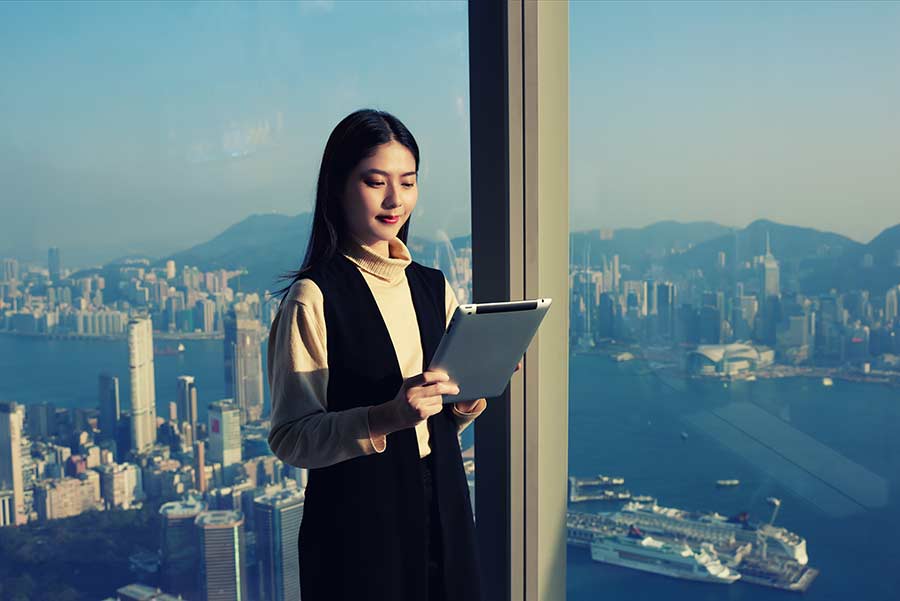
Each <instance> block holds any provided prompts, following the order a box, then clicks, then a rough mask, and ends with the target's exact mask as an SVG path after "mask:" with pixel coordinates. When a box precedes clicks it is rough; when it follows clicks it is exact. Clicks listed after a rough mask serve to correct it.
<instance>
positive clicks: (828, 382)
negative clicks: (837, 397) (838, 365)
mask: <svg viewBox="0 0 900 601" xmlns="http://www.w3.org/2000/svg"><path fill="white" fill-rule="evenodd" d="M833 384H834V380H832V379H831V378H822V386H831V385H833Z"/></svg>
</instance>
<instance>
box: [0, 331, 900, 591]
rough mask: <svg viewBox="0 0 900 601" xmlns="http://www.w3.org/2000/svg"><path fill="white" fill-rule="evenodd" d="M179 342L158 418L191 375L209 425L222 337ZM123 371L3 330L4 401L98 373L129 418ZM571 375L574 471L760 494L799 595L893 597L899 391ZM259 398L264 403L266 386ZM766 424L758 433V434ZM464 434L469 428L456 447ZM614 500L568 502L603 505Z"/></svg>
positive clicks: (81, 345) (57, 400) (899, 559)
mask: <svg viewBox="0 0 900 601" xmlns="http://www.w3.org/2000/svg"><path fill="white" fill-rule="evenodd" d="M181 342H182V343H183V344H184V346H185V351H184V352H183V353H179V354H177V355H157V356H156V357H155V359H154V366H155V374H156V391H157V414H158V415H167V412H168V403H169V401H171V400H174V399H175V382H176V378H177V376H179V375H192V376H194V377H195V378H196V384H197V389H198V411H199V413H200V416H199V417H200V418H201V420H205V419H206V406H207V403H208V402H210V401H215V400H218V399H221V398H223V397H224V394H225V382H224V371H223V347H222V341H220V340H183V341H181ZM177 343H178V341H174V340H165V341H157V345H158V346H175V345H176V344H177ZM265 350H266V349H265V347H264V348H263V357H265ZM127 361H128V360H127V348H126V343H125V342H124V341H100V340H49V339H41V338H22V337H13V336H6V335H2V336H0V399H2V400H13V401H17V402H20V403H24V404H32V403H40V402H51V403H54V404H55V405H56V406H58V407H95V406H96V403H97V376H98V374H99V373H101V372H107V373H110V374H112V375H116V376H118V377H119V380H120V391H121V397H122V409H128V387H129V377H128V362H127ZM569 365H570V371H569V408H568V410H569V452H568V457H569V460H568V463H569V465H568V469H569V474H570V475H572V476H579V477H588V476H592V475H596V474H605V475H609V476H620V477H623V478H624V479H625V486H624V487H625V488H627V489H628V490H630V491H631V492H632V493H633V494H647V495H651V496H653V497H656V498H657V499H658V500H659V503H660V504H661V505H666V506H670V507H679V508H683V509H690V510H702V511H717V512H719V513H720V514H723V515H733V514H736V513H739V512H741V511H747V512H749V513H750V516H751V520H754V521H756V520H759V521H767V520H769V518H770V517H771V514H772V505H771V504H770V503H769V502H767V499H768V498H770V497H776V498H778V499H780V500H781V507H780V510H779V513H778V515H777V518H776V522H775V523H776V525H781V526H784V527H785V528H787V529H789V530H791V531H793V532H795V533H797V534H799V535H801V536H803V537H804V538H806V540H807V548H808V553H809V558H810V561H809V563H810V565H811V566H813V567H815V568H818V569H819V570H820V574H819V576H818V578H817V579H816V580H815V581H814V582H813V583H812V585H811V587H810V588H809V590H808V591H807V592H806V593H804V594H803V597H804V598H805V599H809V600H822V601H825V600H885V601H895V600H897V599H900V593H898V591H900V499H898V485H900V389H897V388H891V387H888V386H886V385H882V384H871V383H857V382H847V381H842V380H837V379H835V381H834V385H833V386H824V385H823V383H822V382H821V380H819V379H815V378H802V377H794V378H783V379H759V380H756V381H752V382H744V381H738V382H726V383H723V382H720V381H708V380H694V379H686V378H683V377H679V376H677V375H672V374H667V373H666V372H664V371H660V370H654V369H653V368H651V367H650V366H649V365H650V364H648V363H646V362H644V361H642V360H640V358H638V359H637V360H635V361H628V362H622V363H617V362H615V361H612V360H610V359H609V357H607V356H604V355H592V354H573V355H572V356H571V357H570V361H569ZM266 397H267V401H266V402H267V403H268V389H266ZM722 423H726V424H727V426H721V424H722ZM760 424H762V427H763V428H764V429H765V430H766V431H765V432H759V431H758V428H759V427H760ZM476 427H477V422H476ZM754 428H756V429H757V430H754ZM723 433H724V434H723ZM729 433H733V434H729ZM729 436H731V438H729ZM471 437H472V429H471V428H470V429H469V430H467V431H466V432H465V433H464V440H463V444H464V446H466V445H468V444H471ZM759 447H765V452H761V451H760V448H759ZM725 478H728V479H730V478H735V479H738V480H740V485H739V486H736V487H733V488H725V489H723V488H717V487H716V485H715V482H716V480H718V479H725ZM619 505H620V504H614V503H613V504H610V503H605V502H582V503H573V504H570V507H569V508H570V510H574V511H610V510H613V509H615V508H617V507H618V506H619ZM566 565H567V596H566V598H567V599H568V600H569V601H588V600H590V601H596V600H597V599H629V600H641V599H647V600H651V599H652V600H653V601H659V600H661V599H691V600H748V601H750V600H757V599H759V600H775V599H789V598H793V597H794V596H796V595H798V594H797V593H790V592H784V591H779V590H775V589H769V588H764V587H760V586H757V585H751V584H746V583H742V582H737V583H735V584H732V585H722V584H709V583H697V582H689V581H684V580H677V579H673V578H669V577H665V576H659V575H654V574H648V573H644V572H639V571H635V570H631V569H627V568H621V567H617V566H610V565H606V564H601V563H597V562H594V561H592V560H591V558H590V553H589V551H588V550H586V549H580V548H573V547H569V548H568V549H567V560H566Z"/></svg>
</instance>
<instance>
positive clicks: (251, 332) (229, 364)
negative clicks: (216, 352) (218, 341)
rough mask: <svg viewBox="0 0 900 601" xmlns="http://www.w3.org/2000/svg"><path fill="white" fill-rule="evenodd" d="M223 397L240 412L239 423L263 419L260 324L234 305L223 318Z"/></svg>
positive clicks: (248, 313) (243, 308)
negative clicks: (228, 399) (233, 403)
mask: <svg viewBox="0 0 900 601" xmlns="http://www.w3.org/2000/svg"><path fill="white" fill-rule="evenodd" d="M225 396H227V397H231V398H233V399H234V402H235V404H237V406H238V407H240V410H241V423H242V424H245V423H248V422H253V421H256V420H258V419H260V417H261V416H262V408H263V375H262V346H261V341H260V337H259V323H258V322H257V321H256V320H255V319H253V317H252V316H251V314H250V312H249V311H248V310H247V308H246V306H244V305H242V304H236V305H235V306H234V307H232V308H231V310H229V311H228V314H227V315H226V318H225Z"/></svg>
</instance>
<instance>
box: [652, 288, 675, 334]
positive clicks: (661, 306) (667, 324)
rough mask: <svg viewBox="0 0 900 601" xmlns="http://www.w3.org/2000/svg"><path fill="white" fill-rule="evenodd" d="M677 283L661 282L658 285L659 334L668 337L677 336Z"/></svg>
mask: <svg viewBox="0 0 900 601" xmlns="http://www.w3.org/2000/svg"><path fill="white" fill-rule="evenodd" d="M676 295H677V293H676V288H675V284H673V283H671V282H659V283H658V284H657V285H656V311H657V323H658V332H659V335H660V336H661V337H663V338H666V339H673V338H674V337H675V321H676V320H675V315H676V313H675V301H676Z"/></svg>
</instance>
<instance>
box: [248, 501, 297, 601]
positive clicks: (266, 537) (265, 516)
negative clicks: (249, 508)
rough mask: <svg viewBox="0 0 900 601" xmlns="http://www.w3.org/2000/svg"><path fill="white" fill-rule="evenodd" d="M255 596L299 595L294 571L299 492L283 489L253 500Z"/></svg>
mask: <svg viewBox="0 0 900 601" xmlns="http://www.w3.org/2000/svg"><path fill="white" fill-rule="evenodd" d="M253 505H254V514H255V515H254V529H255V530H256V560H257V562H258V564H259V574H260V578H259V588H260V590H259V598H260V599H270V600H271V601H295V600H296V599H299V598H300V579H299V578H298V574H297V560H298V557H297V555H298V548H297V531H298V530H299V528H300V520H301V519H303V494H302V493H301V492H300V491H299V490H296V489H294V490H292V489H286V490H283V491H280V492H277V493H274V494H271V495H266V496H263V497H259V498H257V499H255V500H254V503H253Z"/></svg>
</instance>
